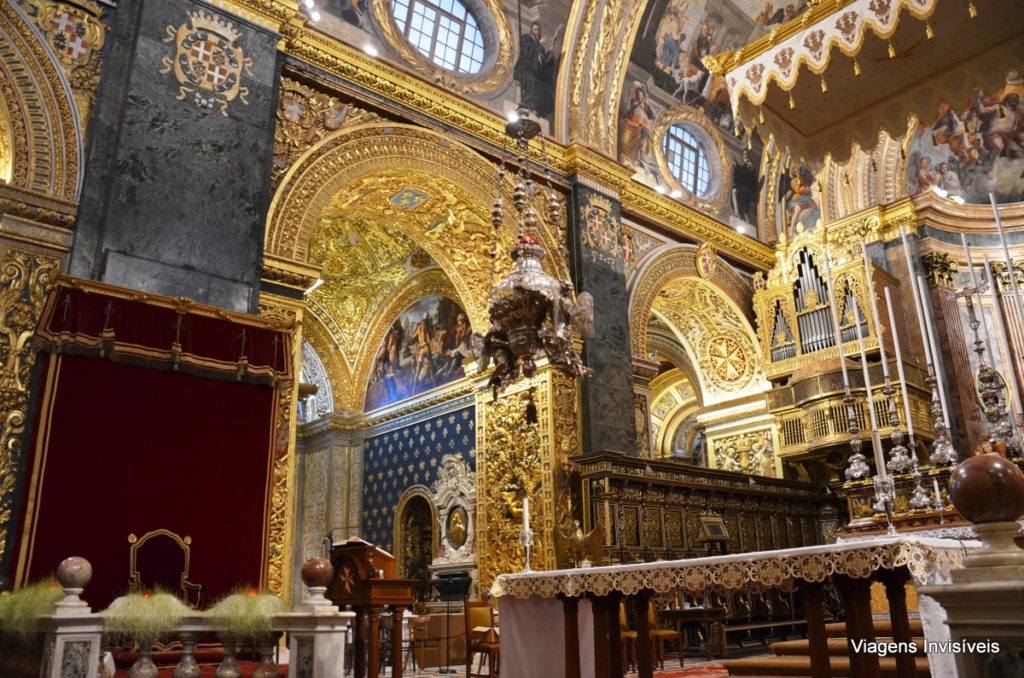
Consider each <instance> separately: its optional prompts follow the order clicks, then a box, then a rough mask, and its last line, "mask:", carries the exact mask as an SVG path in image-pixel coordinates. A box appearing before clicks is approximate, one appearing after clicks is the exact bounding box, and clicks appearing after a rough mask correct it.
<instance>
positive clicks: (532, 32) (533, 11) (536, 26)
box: [319, 0, 572, 131]
mask: <svg viewBox="0 0 1024 678" xmlns="http://www.w3.org/2000/svg"><path fill="white" fill-rule="evenodd" d="M319 4H320V6H321V7H322V10H323V12H322V14H323V18H322V19H321V21H320V22H319V28H320V29H321V30H323V31H324V32H325V33H327V34H329V35H333V36H334V37H337V38H339V39H341V40H343V41H345V42H347V43H349V44H351V45H353V46H355V47H358V48H361V49H367V48H368V47H369V51H372V52H376V53H379V54H381V55H382V56H384V57H385V58H387V59H388V60H389V61H391V62H392V63H395V64H399V65H402V66H403V67H405V68H409V67H410V66H411V67H413V70H418V71H419V72H420V74H421V75H423V76H425V77H427V78H428V79H430V80H433V81H434V82H438V83H440V84H442V85H445V86H447V87H448V88H449V89H451V90H452V91H454V92H457V93H459V94H462V95H464V96H468V97H469V98H471V99H473V100H475V101H477V102H478V103H481V104H483V105H485V106H488V107H489V108H491V109H493V110H495V111H497V112H498V113H500V114H501V115H503V116H507V115H508V114H509V113H511V112H512V111H514V110H515V107H516V105H517V104H518V103H519V102H520V101H522V102H523V103H524V104H526V105H527V107H528V108H530V109H531V110H532V111H533V112H534V113H536V114H537V116H538V117H539V118H541V119H542V120H543V121H547V126H546V130H545V131H549V130H550V126H551V124H552V123H553V119H552V116H553V112H554V93H555V81H556V79H557V77H558V69H559V67H560V65H561V50H562V43H563V38H564V37H565V26H566V19H567V17H568V16H569V10H570V8H571V6H572V2H571V1H570V0H523V1H522V6H521V8H520V7H518V6H517V4H516V2H515V1H514V0H322V2H320V3H319ZM460 5H461V6H463V7H464V8H465V10H466V11H465V12H464V11H463V10H461V9H459V6H460ZM494 9H500V10H501V11H502V13H503V17H502V18H501V22H500V23H499V22H495V21H492V20H490V19H489V16H490V12H491V11H492V10H494ZM412 17H418V18H417V19H416V22H417V25H418V26H421V27H422V28H423V29H424V30H426V31H432V32H431V35H430V36H425V35H424V34H423V33H421V32H417V31H416V30H407V24H406V23H405V22H406V20H407V19H408V18H412ZM446 17H448V18H446ZM452 19H454V20H456V21H455V23H458V20H462V21H465V22H472V23H473V24H475V25H476V26H478V29H479V32H480V34H481V36H480V42H482V43H483V50H482V55H483V61H482V63H481V64H480V65H479V66H478V65H477V62H476V60H475V59H472V58H470V57H472V56H473V54H472V52H473V50H472V49H470V50H467V51H468V52H470V54H468V55H467V58H466V60H464V61H463V60H462V59H461V58H456V59H453V60H451V61H449V62H447V63H450V64H451V65H452V67H450V68H445V67H442V66H438V65H437V63H436V62H432V61H430V60H429V57H428V56H427V55H426V54H425V51H429V49H430V48H429V46H428V45H429V42H430V38H432V37H433V35H435V34H436V35H441V36H446V35H447V31H448V30H449V27H450V26H454V24H452V23H450V20H452ZM392 21H393V25H390V24H391V22H392ZM495 28H497V30H495ZM502 29H503V30H504V31H506V32H505V33H502ZM503 35H507V36H509V37H512V36H519V37H518V44H519V50H518V52H515V53H513V51H511V50H507V49H505V50H498V49H496V46H497V44H498V43H499V42H501V38H502V36H503ZM405 36H407V37H405ZM512 39H515V38H514V37H512ZM410 45H411V47H412V48H413V49H414V50H415V52H413V51H409V50H408V49H407V48H408V47H409V46H410ZM421 47H422V49H420V48H421ZM506 47H507V46H506ZM435 53H436V52H435ZM446 54H447V55H448V56H452V55H453V54H454V52H451V51H446V50H444V49H442V50H440V53H439V54H438V57H439V60H440V61H442V62H445V60H446V57H445V55H446ZM478 54H480V53H478ZM410 56H411V57H412V58H411V59H410ZM458 56H459V57H461V56H462V55H461V53H460V54H459V55H458ZM420 57H426V58H424V59H421V58H420ZM462 68H465V69H468V71H470V72H467V73H461V74H460V73H459V71H460V69H462ZM474 71H475V72H474ZM491 76H494V77H491Z"/></svg>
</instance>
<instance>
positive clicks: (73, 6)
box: [18, 0, 107, 136]
mask: <svg viewBox="0 0 1024 678" xmlns="http://www.w3.org/2000/svg"><path fill="white" fill-rule="evenodd" d="M18 2H19V4H20V5H21V6H22V8H23V9H24V10H25V13H26V14H27V15H28V16H29V17H31V19H32V20H33V21H34V22H35V24H36V26H37V27H38V28H39V31H40V32H41V33H42V34H43V37H44V39H45V40H46V46H47V48H48V49H49V50H50V52H51V53H52V54H53V56H54V57H55V60H56V61H57V63H58V64H60V67H61V68H62V69H63V71H64V74H65V76H66V77H67V82H68V84H69V85H70V86H71V89H72V91H73V92H74V99H75V104H76V106H77V108H78V116H79V119H80V120H81V129H82V135H83V136H84V135H85V133H86V130H87V129H88V126H89V117H90V115H91V114H92V107H93V104H94V103H96V90H97V88H98V87H99V84H100V67H101V66H102V59H103V45H104V43H105V42H106V37H107V25H106V21H105V17H104V16H103V10H102V7H101V6H100V4H99V3H98V2H94V1H93V0H74V2H52V1H51V0H18Z"/></svg>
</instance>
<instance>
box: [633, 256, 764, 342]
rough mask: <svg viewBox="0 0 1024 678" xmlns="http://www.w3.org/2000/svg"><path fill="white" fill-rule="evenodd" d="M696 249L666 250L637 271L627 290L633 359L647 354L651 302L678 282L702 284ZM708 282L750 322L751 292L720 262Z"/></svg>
mask: <svg viewBox="0 0 1024 678" xmlns="http://www.w3.org/2000/svg"><path fill="white" fill-rule="evenodd" d="M697 252H698V248H697V247H696V246H694V245H680V246H679V247H673V248H671V249H668V250H665V251H664V252H662V253H661V254H659V255H657V256H655V257H654V258H652V259H651V260H650V261H648V262H647V263H646V264H645V265H644V266H643V268H641V269H640V270H639V271H637V273H636V275H635V276H634V278H633V280H632V282H631V284H630V288H629V339H630V346H631V349H632V351H633V355H635V356H645V355H647V354H648V346H647V341H648V325H649V323H650V318H651V310H652V309H653V307H654V302H655V300H656V299H657V298H658V295H659V294H660V293H661V291H662V290H663V289H664V288H665V286H666V285H667V284H668V283H669V282H671V281H672V280H675V279H678V278H694V279H698V280H703V278H701V276H700V273H698V271H697ZM707 282H708V283H709V284H710V285H711V286H712V287H715V288H717V289H718V290H719V291H721V292H722V293H723V294H724V295H725V296H726V297H727V298H728V299H729V300H730V301H731V302H732V304H734V305H735V307H736V309H737V311H738V312H739V313H740V314H741V315H742V317H744V318H745V319H746V321H747V325H748V327H749V325H750V322H751V321H752V320H753V318H752V316H751V312H750V311H749V310H747V309H751V308H753V296H754V293H753V290H752V289H751V288H750V286H749V285H748V284H747V283H746V281H745V280H743V278H742V277H740V275H739V274H738V273H736V271H734V270H732V268H731V267H729V266H727V265H726V264H725V263H724V262H722V261H721V260H720V259H719V260H717V263H716V265H715V266H714V267H713V269H712V272H711V274H710V275H709V276H708V278H707Z"/></svg>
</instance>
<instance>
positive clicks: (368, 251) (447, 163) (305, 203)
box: [265, 122, 568, 412]
mask: <svg viewBox="0 0 1024 678" xmlns="http://www.w3.org/2000/svg"><path fill="white" fill-rule="evenodd" d="M496 174H497V167H496V166H495V165H492V164H491V163H490V162H488V161H487V160H485V159H484V158H483V157H482V156H480V155H479V154H477V153H475V152H474V151H472V150H471V149H469V148H468V147H465V146H463V145H461V144H458V143H457V142H453V141H452V140H451V139H448V138H445V137H444V136H442V135H440V134H438V133H436V132H434V131H432V130H428V129H424V128H419V127H414V126H411V125H398V124H391V123H382V122H373V123H368V124H362V125H358V126H353V127H351V128H344V129H342V130H339V131H338V132H336V133H334V134H332V135H330V136H327V137H325V138H324V139H323V140H322V141H321V142H320V143H319V144H317V145H316V146H314V147H312V148H310V149H309V150H308V151H307V152H306V153H304V154H303V155H302V156H300V157H299V158H298V160H297V161H296V162H295V163H294V165H292V167H291V168H290V169H289V170H288V172H287V173H285V175H284V177H283V179H282V182H281V185H280V186H279V188H278V190H277V192H276V194H275V197H274V199H273V202H272V204H271V210H270V214H269V217H268V225H267V233H266V241H265V254H266V256H268V257H274V258H282V259H285V260H291V261H295V262H299V263H303V264H307V263H310V264H314V265H316V266H318V267H320V269H321V270H322V275H321V277H322V278H323V279H324V281H325V282H324V284H323V285H321V286H320V287H319V288H317V290H315V291H314V292H312V293H311V294H310V295H309V296H308V300H307V308H308V309H309V311H310V314H311V315H312V316H314V317H315V318H316V320H317V321H318V323H317V324H319V326H320V329H322V330H323V331H322V333H321V335H320V337H319V343H320V344H322V345H332V344H333V347H334V348H335V349H336V352H337V353H338V354H340V359H337V360H335V359H332V360H326V359H325V363H328V364H327V367H328V370H329V371H330V372H331V373H332V377H331V381H332V385H338V386H340V388H338V389H336V390H335V406H336V408H337V409H339V410H345V411H350V412H357V411H362V405H363V400H364V395H365V392H366V386H367V382H368V378H369V373H370V370H371V368H372V363H373V355H374V352H375V351H376V350H377V348H378V347H379V345H380V342H381V340H382V338H383V336H384V334H385V333H386V331H387V329H388V327H389V326H390V324H391V323H392V322H393V321H394V320H395V318H396V317H397V316H398V314H399V313H401V311H402V310H404V309H405V308H406V307H407V306H408V305H409V304H411V303H412V302H414V301H416V300H417V299H418V298H420V297H423V296H428V295H439V296H445V297H448V298H450V299H452V300H454V301H456V302H458V303H459V305H460V306H461V307H462V308H463V309H464V310H465V312H466V315H467V316H468V318H469V320H470V323H471V325H472V326H473V327H474V328H481V329H483V330H486V328H487V325H488V301H489V299H488V297H489V291H490V288H491V286H492V285H493V282H494V279H495V277H496V276H500V275H504V274H505V273H506V272H507V271H508V270H510V269H511V266H512V261H511V259H509V258H508V256H507V253H508V252H509V251H510V250H511V247H512V245H513V243H514V239H515V237H516V232H515V230H514V228H513V225H511V224H509V223H506V224H505V225H504V226H503V227H502V228H501V229H499V231H498V232H497V234H495V229H494V228H493V226H492V225H491V209H492V204H493V201H494V198H495V192H496V187H497V183H496V179H495V177H496ZM502 188H503V191H502V192H503V196H504V199H505V202H506V204H509V205H510V204H511V203H512V191H511V184H510V183H506V184H505V185H504V186H503V187H502ZM541 199H542V196H539V197H538V200H541ZM537 207H538V212H539V213H541V214H543V213H544V210H543V209H542V206H541V205H538V206H537ZM541 230H542V232H541V238H542V239H543V241H544V244H545V246H546V247H547V249H548V253H549V255H548V258H547V259H546V260H545V264H546V266H545V267H546V268H547V269H548V270H549V271H550V272H551V273H552V274H554V275H556V276H558V277H567V276H568V274H567V268H566V264H565V261H564V260H563V259H562V254H561V253H560V251H559V247H558V235H557V234H559V233H561V232H562V230H563V224H555V225H552V224H547V223H542V225H541ZM492 249H497V253H498V254H497V258H496V259H495V260H494V263H492V258H491V251H492ZM321 355H323V354H321Z"/></svg>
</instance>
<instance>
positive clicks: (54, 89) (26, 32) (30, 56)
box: [0, 2, 84, 200]
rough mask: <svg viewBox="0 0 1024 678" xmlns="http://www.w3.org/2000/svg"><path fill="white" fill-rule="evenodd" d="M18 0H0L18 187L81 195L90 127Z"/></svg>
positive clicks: (1, 74) (2, 81) (0, 74)
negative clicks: (82, 120) (86, 128)
mask: <svg viewBox="0 0 1024 678" xmlns="http://www.w3.org/2000/svg"><path fill="white" fill-rule="evenodd" d="M29 20H30V19H28V17H27V16H26V15H25V14H23V13H22V12H21V10H20V8H18V6H17V5H16V4H14V3H12V2H4V3H2V4H0V63H2V65H3V67H2V68H0V94H2V98H3V99H4V100H5V104H6V107H7V113H8V115H9V118H10V129H11V143H10V146H11V149H10V151H9V152H10V153H11V154H12V156H13V167H12V172H11V181H10V182H9V183H10V184H12V185H13V186H15V187H18V188H21V189H25V190H29V191H32V192H34V193H37V194H43V195H47V196H52V197H57V198H61V199H64V200H74V199H76V198H77V192H78V188H79V184H80V182H81V175H82V172H83V170H84V163H83V158H82V154H83V138H84V132H83V129H82V127H81V123H80V120H79V112H78V108H77V106H76V99H75V95H74V93H73V92H72V90H71V89H70V88H69V86H68V84H67V79H66V77H65V75H64V72H63V70H62V67H61V66H59V65H58V61H57V60H56V59H55V58H54V55H53V52H52V51H50V48H49V47H47V46H45V45H43V44H41V43H40V42H39V41H38V40H36V39H35V37H34V35H33V34H32V32H31V30H30V29H29V28H28V27H27V26H26V25H25V22H26V21H29Z"/></svg>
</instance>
